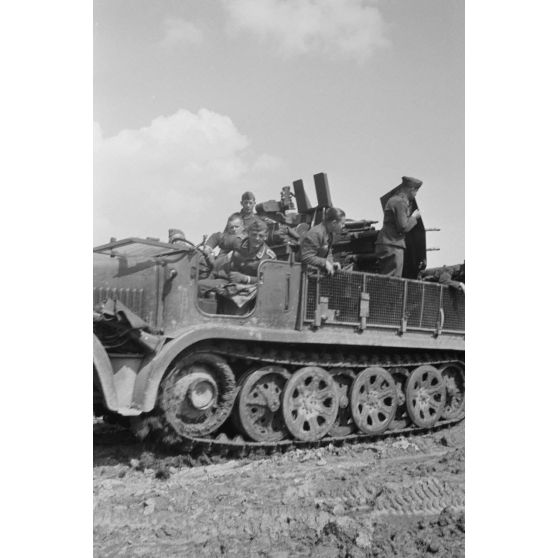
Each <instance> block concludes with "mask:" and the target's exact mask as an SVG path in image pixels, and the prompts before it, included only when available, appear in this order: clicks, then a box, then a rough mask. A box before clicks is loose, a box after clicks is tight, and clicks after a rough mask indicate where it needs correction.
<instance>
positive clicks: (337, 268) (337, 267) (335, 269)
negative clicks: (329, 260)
mask: <svg viewBox="0 0 558 558" xmlns="http://www.w3.org/2000/svg"><path fill="white" fill-rule="evenodd" d="M340 269H341V264H340V263H339V262H333V271H339V270H340Z"/></svg>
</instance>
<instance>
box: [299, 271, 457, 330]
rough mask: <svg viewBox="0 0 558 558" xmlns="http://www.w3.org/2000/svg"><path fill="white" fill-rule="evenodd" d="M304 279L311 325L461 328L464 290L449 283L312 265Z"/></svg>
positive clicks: (307, 317)
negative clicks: (332, 271)
mask: <svg viewBox="0 0 558 558" xmlns="http://www.w3.org/2000/svg"><path fill="white" fill-rule="evenodd" d="M303 283H304V284H303V293H304V300H303V304H304V305H305V307H304V309H303V316H304V320H303V321H304V322H305V323H312V324H313V325H314V326H315V327H321V326H323V325H327V324H332V325H351V326H355V327H357V328H358V329H366V328H368V327H381V328H389V329H395V330H398V331H399V332H400V333H402V334H403V333H405V332H406V331H408V330H414V331H428V332H432V333H434V334H438V335H439V334H441V333H442V332H446V333H457V334H464V333H465V294H464V293H463V292H462V291H460V290H457V289H454V288H451V287H448V286H447V285H442V284H439V283H428V282H425V281H413V280H410V279H400V278H394V277H387V276H385V275H376V274H371V273H362V272H349V271H340V272H337V273H336V274H335V275H333V276H329V275H325V274H324V273H323V272H320V271H317V270H310V269H309V270H307V271H306V272H305V274H304V277H303Z"/></svg>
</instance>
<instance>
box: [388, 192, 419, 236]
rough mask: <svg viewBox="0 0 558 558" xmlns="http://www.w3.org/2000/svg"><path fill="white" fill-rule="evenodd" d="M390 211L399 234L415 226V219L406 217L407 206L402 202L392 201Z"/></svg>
mask: <svg viewBox="0 0 558 558" xmlns="http://www.w3.org/2000/svg"><path fill="white" fill-rule="evenodd" d="M392 209H393V213H394V215H395V223H396V226H397V230H398V231H399V232H400V233H406V232H409V231H410V230H411V229H412V228H413V227H414V226H415V225H416V224H417V219H416V217H413V216H411V217H408V216H407V206H406V204H405V202H404V201H403V200H397V201H394V203H393V205H392Z"/></svg>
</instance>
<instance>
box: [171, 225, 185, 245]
mask: <svg viewBox="0 0 558 558" xmlns="http://www.w3.org/2000/svg"><path fill="white" fill-rule="evenodd" d="M180 240H182V241H184V242H185V241H186V237H185V236H184V233H183V232H182V231H181V230H180V229H169V243H170V244H172V243H173V242H178V241H180Z"/></svg>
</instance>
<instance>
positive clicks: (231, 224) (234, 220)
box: [225, 213, 244, 235]
mask: <svg viewBox="0 0 558 558" xmlns="http://www.w3.org/2000/svg"><path fill="white" fill-rule="evenodd" d="M225 232H227V233H229V234H235V235H240V234H242V233H243V232H244V221H243V220H242V215H241V214H240V213H233V214H232V215H230V216H229V218H228V219H227V226H226V227H225Z"/></svg>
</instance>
